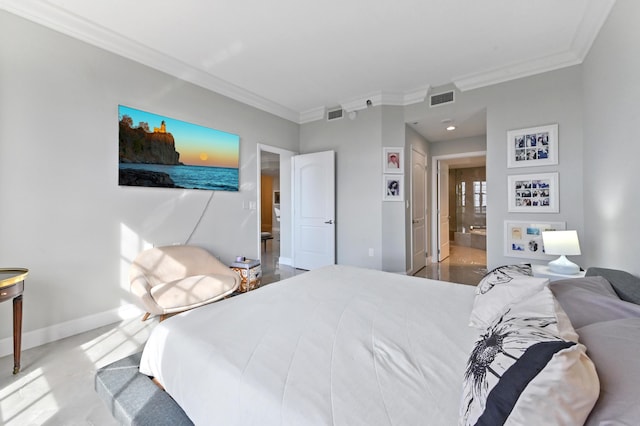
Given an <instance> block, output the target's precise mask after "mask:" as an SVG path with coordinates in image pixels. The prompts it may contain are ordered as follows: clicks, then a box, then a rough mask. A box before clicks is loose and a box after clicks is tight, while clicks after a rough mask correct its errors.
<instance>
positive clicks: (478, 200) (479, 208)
mask: <svg viewBox="0 0 640 426" xmlns="http://www.w3.org/2000/svg"><path fill="white" fill-rule="evenodd" d="M473 207H474V208H475V210H476V213H486V211H487V182H486V181H484V180H483V181H475V182H473Z"/></svg>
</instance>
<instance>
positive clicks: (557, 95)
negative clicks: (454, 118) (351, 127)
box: [405, 66, 586, 268]
mask: <svg viewBox="0 0 640 426" xmlns="http://www.w3.org/2000/svg"><path fill="white" fill-rule="evenodd" d="M581 80H582V70H581V67H580V66H574V67H570V68H565V69H562V70H558V71H553V72H548V73H544V74H540V75H536V76H533V77H528V78H523V79H519V80H514V81H510V82H507V83H502V84H498V85H494V86H489V87H485V88H481V89H476V90H471V91H468V92H462V93H459V94H457V96H456V103H458V102H459V103H460V105H463V106H465V107H466V108H472V109H478V110H479V109H481V108H486V111H487V135H486V137H476V138H466V139H460V140H457V141H449V142H438V143H432V144H430V152H429V155H430V157H431V158H432V157H435V156H441V155H451V154H461V153H465V152H477V151H483V150H486V152H487V163H486V164H487V235H489V238H488V239H487V266H488V267H489V268H493V267H496V266H499V265H503V264H509V263H514V262H520V261H522V260H523V259H521V258H512V257H506V256H504V254H503V253H504V249H503V243H504V221H505V220H507V219H508V220H538V221H543V220H544V221H564V222H566V223H567V226H568V227H569V228H571V229H576V230H578V233H579V235H580V236H581V237H582V234H583V230H584V214H583V199H582V155H583V137H582V135H583V133H582V124H583V123H582V84H581ZM421 111H422V113H423V114H424V113H425V111H426V113H428V111H429V109H428V107H427V105H426V103H423V104H417V105H412V106H410V107H407V108H406V111H405V118H407V119H408V121H414V120H416V118H417V117H418V116H419V114H420V113H421ZM551 123H558V126H559V130H558V131H559V136H558V139H559V154H558V157H559V164H558V165H554V166H540V167H527V168H517V169H508V168H507V145H506V144H507V136H506V135H507V131H509V130H513V129H521V128H526V127H534V126H540V125H544V124H551ZM431 158H430V159H429V163H430V166H431ZM556 171H557V172H558V173H559V185H560V192H559V194H560V212H559V213H545V214H527V213H509V212H508V211H507V210H508V208H507V176H509V175H517V174H530V173H545V172H556ZM429 177H430V178H432V173H429ZM429 189H430V190H431V189H432V185H431V182H430V183H429ZM429 197H430V198H431V195H430V196H429ZM583 251H584V252H586V249H585V250H583ZM572 260H574V261H575V262H577V263H579V264H582V258H581V256H574V257H572ZM540 263H544V262H540Z"/></svg>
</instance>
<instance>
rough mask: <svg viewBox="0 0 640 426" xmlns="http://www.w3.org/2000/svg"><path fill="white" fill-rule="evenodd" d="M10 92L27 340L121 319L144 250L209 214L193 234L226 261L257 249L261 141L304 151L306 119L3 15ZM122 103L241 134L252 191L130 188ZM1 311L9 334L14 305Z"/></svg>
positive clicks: (4, 109) (13, 228) (3, 170)
mask: <svg viewBox="0 0 640 426" xmlns="http://www.w3.org/2000/svg"><path fill="white" fill-rule="evenodd" d="M0 94H1V95H0V197H1V199H2V209H1V210H0V259H1V261H0V263H1V265H0V266H3V267H8V266H22V267H26V268H29V269H30V275H29V277H28V279H27V283H26V290H25V296H24V297H25V302H24V304H25V306H24V325H23V327H24V331H25V334H26V337H25V346H29V344H30V340H29V339H30V337H29V336H30V335H29V332H30V331H32V330H37V329H43V330H44V331H42V332H41V333H39V334H38V336H40V337H38V338H42V339H45V340H46V339H48V338H51V337H53V338H56V337H62V336H64V335H65V334H69V333H72V332H77V331H82V328H83V327H87V328H90V327H91V326H98V325H103V324H106V323H108V322H113V321H115V320H116V319H117V317H114V315H117V310H118V308H119V307H121V306H123V305H128V304H129V302H130V301H131V299H130V297H129V291H128V280H127V273H128V266H129V264H130V262H131V260H132V258H133V257H134V256H135V255H136V254H137V253H138V252H139V251H140V250H141V249H142V248H144V247H146V246H147V245H149V244H155V245H160V244H173V243H184V242H185V240H186V239H187V238H188V237H189V235H190V234H191V233H192V231H193V230H194V227H195V225H196V223H197V222H198V220H199V218H200V216H201V215H203V214H204V215H203V217H202V221H201V222H200V224H199V226H198V227H197V229H195V232H194V233H193V237H192V238H191V241H190V242H191V243H192V244H196V245H200V246H203V247H206V248H207V249H209V250H211V251H212V252H213V253H215V254H216V255H218V256H220V258H221V260H223V261H224V262H230V261H231V260H232V259H233V258H234V257H235V256H237V255H245V256H248V257H256V256H258V255H259V252H258V251H259V243H258V240H257V238H258V229H257V223H258V220H257V217H256V211H255V210H248V209H243V203H245V202H248V201H255V200H256V199H257V186H258V185H259V183H258V180H257V179H258V178H257V163H256V156H257V148H256V146H257V145H256V144H257V143H258V142H260V143H264V144H268V145H272V146H278V147H282V148H285V149H290V150H292V151H297V149H298V136H299V126H298V125H297V124H294V123H291V122H289V121H286V120H282V119H280V118H277V117H275V116H273V115H270V114H267V113H264V112H262V111H259V110H257V109H254V108H251V107H248V106H246V105H244V104H241V103H238V102H235V101H232V100H230V99H228V98H225V97H223V96H220V95H217V94H215V93H212V92H210V91H207V90H204V89H202V88H200V87H197V86H194V85H192V84H188V83H185V82H184V81H181V80H179V79H176V78H174V77H171V76H168V75H166V74H163V73H161V72H158V71H155V70H152V69H150V68H148V67H145V66H142V65H140V64H138V63H135V62H132V61H130V60H127V59H124V58H122V57H119V56H116V55H113V54H110V53H108V52H106V51H104V50H101V49H98V48H95V47H93V46H90V45H88V44H85V43H82V42H79V41H77V40H74V39H72V38H70V37H67V36H64V35H61V34H59V33H56V32H54V31H52V30H49V29H46V28H45V27H43V26H40V25H36V24H33V23H31V22H28V21H25V20H23V19H21V18H17V17H15V16H14V15H11V14H9V13H6V12H4V11H0ZM118 104H125V105H128V106H132V107H135V108H139V109H143V110H146V111H150V112H154V113H158V114H163V115H167V116H171V117H174V118H178V119H181V120H185V121H189V122H192V123H197V124H201V125H205V126H208V127H213V128H217V129H220V130H224V131H227V132H232V133H236V134H238V135H240V140H241V141H240V145H241V153H240V185H241V189H240V191H239V192H222V191H219V192H210V191H195V190H178V189H161V188H157V189H156V188H132V187H118V142H117V141H118V125H117V122H118ZM211 196H212V198H211V202H210V205H209V206H208V208H207V209H206V211H205V206H206V205H207V203H208V201H209V199H210V197H211ZM203 212H204V213H203ZM378 229H379V228H378ZM101 313H104V315H102V314H101ZM0 318H3V320H2V321H0V339H1V341H2V342H3V343H8V340H9V339H2V338H7V337H8V336H10V328H11V322H10V321H9V319H10V318H11V304H10V303H3V304H1V305H0ZM79 319H82V321H79ZM74 321H75V322H74ZM105 321H106V322H105ZM79 322H82V324H81V325H79V324H78V323H79ZM101 323H103V324H101ZM36 340H37V339H36ZM31 342H32V343H33V342H34V341H33V340H32V341H31ZM5 346H6V345H4V346H3V348H4V347H5ZM8 347H10V345H9V346H8ZM0 350H2V348H0Z"/></svg>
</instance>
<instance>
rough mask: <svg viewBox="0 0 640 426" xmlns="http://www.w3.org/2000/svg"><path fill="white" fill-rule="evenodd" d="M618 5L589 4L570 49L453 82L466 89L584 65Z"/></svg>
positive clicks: (608, 0)
mask: <svg viewBox="0 0 640 426" xmlns="http://www.w3.org/2000/svg"><path fill="white" fill-rule="evenodd" d="M614 4H615V0H591V1H590V2H589V3H588V4H587V9H586V12H585V14H584V17H583V19H582V21H581V22H580V24H579V26H578V29H577V31H576V36H575V37H574V39H573V41H572V43H571V46H570V48H569V50H568V51H566V52H561V53H557V54H555V55H549V56H545V57H542V58H537V59H533V60H530V61H526V62H521V63H517V64H512V65H508V66H505V67H501V68H496V69H493V70H489V71H484V72H480V73H474V74H468V75H465V76H460V77H457V78H454V80H453V82H454V84H455V85H456V86H457V87H458V89H460V90H461V91H463V92H464V91H466V90H472V89H478V88H480V87H486V86H490V85H493V84H498V83H504V82H506V81H510V80H516V79H519V78H523V77H529V76H532V75H535V74H540V73H543V72H547V71H553V70H557V69H560V68H565V67H570V66H573V65H578V64H581V63H582V62H583V61H584V60H585V58H586V57H587V54H588V53H589V49H591V45H592V44H593V42H594V41H595V39H596V37H597V36H598V33H599V32H600V29H601V28H602V25H604V23H605V21H606V20H607V18H608V16H609V13H610V12H611V9H612V8H613V5H614Z"/></svg>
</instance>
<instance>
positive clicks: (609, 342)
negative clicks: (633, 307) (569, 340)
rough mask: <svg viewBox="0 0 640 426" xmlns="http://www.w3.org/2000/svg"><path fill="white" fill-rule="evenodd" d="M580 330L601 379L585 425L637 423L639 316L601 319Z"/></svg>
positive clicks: (639, 398) (639, 412)
mask: <svg viewBox="0 0 640 426" xmlns="http://www.w3.org/2000/svg"><path fill="white" fill-rule="evenodd" d="M577 332H578V335H579V336H580V342H581V343H583V344H584V345H585V346H586V347H587V355H588V356H589V358H591V360H592V361H593V363H594V364H595V365H596V370H597V372H598V378H599V379H600V397H599V398H598V401H597V402H596V405H595V407H594V408H593V410H592V411H591V414H589V418H588V419H587V422H586V423H585V425H588V426H595V425H603V424H605V425H610V424H616V425H618V424H619V425H635V424H638V419H640V392H639V390H640V385H639V384H640V362H638V354H640V318H626V319H620V320H615V321H606V322H600V323H596V324H591V325H588V326H586V327H582V328H579V329H578V330H577Z"/></svg>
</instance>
